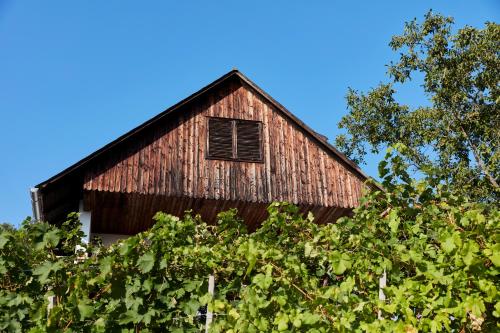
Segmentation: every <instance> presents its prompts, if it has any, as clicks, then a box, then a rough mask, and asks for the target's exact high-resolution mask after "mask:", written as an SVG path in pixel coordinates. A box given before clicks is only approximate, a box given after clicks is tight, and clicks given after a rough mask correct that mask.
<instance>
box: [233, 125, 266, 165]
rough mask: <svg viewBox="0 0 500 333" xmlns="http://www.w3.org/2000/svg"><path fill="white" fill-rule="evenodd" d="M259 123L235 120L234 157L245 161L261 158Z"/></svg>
mask: <svg viewBox="0 0 500 333" xmlns="http://www.w3.org/2000/svg"><path fill="white" fill-rule="evenodd" d="M261 132H262V131H261V123H260V122H257V121H243V120H237V121H236V158H238V159H239V160H245V161H261V160H262V148H261V147H262V140H261Z"/></svg>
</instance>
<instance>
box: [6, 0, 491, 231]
mask: <svg viewBox="0 0 500 333" xmlns="http://www.w3.org/2000/svg"><path fill="white" fill-rule="evenodd" d="M430 8H432V9H434V10H435V11H437V12H440V13H443V14H445V15H448V16H453V17H455V19H456V23H457V25H458V26H462V25H464V24H469V25H472V26H477V27H479V26H483V23H484V22H485V21H488V20H489V21H497V22H498V20H499V14H500V3H499V2H495V1H436V2H431V1H411V2H410V1H363V2H362V1H342V2H340V1H203V2H202V1H140V2H139V1H123V0H120V1H109V0H107V1H102V0H99V1H97V0H94V1H88V0H86V1H67V0H65V1H9V0H7V1H6V0H0V152H1V157H0V161H1V162H0V222H10V223H13V224H18V223H19V222H20V221H21V220H22V219H23V218H24V217H26V216H28V215H31V204H30V199H29V196H28V189H29V188H30V187H31V186H33V185H35V184H38V183H39V182H41V181H43V180H45V179H47V178H48V177H50V176H52V175H54V174H55V173H57V172H59V171H61V170H62V169H64V168H66V167H67V166H69V165H71V164H73V163H74V162H76V161H78V160H80V159H81V158H83V157H84V156H86V155H88V154H90V153H92V152H93V151H95V150H96V149H98V148H100V147H101V146H103V145H104V144H106V143H108V142H109V141H111V140H113V139H115V138H116V137H117V136H119V135H121V134H123V133H124V132H126V131H128V130H130V129H131V128H133V127H135V126H137V125H139V124H140V123H142V122H144V121H145V120H147V119H149V118H151V117H152V116H154V115H155V114H157V113H159V112H161V111H163V110H164V109H165V108H167V107H168V106H170V105H172V104H174V103H176V102H177V101H179V100H180V99H182V98H184V97H186V96H187V95H189V94H191V93H192V92H194V91H196V90H198V89H199V88H201V87H202V86H204V85H206V84H208V83H210V82H211V81H213V80H214V79H216V78H217V77H219V76H221V75H222V74H224V73H225V72H227V71H229V70H231V69H232V68H233V67H237V68H238V69H240V70H241V71H242V72H243V73H244V74H246V75H247V76H248V77H250V78H251V79H252V80H253V81H255V82H256V83H257V84H258V85H260V86H261V87H262V88H263V89H264V90H266V91H267V92H268V93H270V94H271V95H272V96H273V97H274V98H276V99H277V100H278V101H279V102H281V103H282V104H283V105H285V106H286V107H287V108H288V109H289V110H291V111H292V112H293V113H294V114H296V115H297V116H298V117H299V118H301V119H302V120H303V121H304V122H305V123H307V124H308V125H309V126H311V127H312V128H313V129H315V130H316V131H318V132H320V133H322V134H324V135H327V136H328V137H329V138H330V139H333V138H335V136H336V134H338V130H337V123H338V121H339V119H340V117H341V116H342V115H344V114H345V113H346V103H345V99H344V96H345V93H346V90H347V87H349V86H350V87H353V88H356V89H360V90H367V89H369V88H370V87H373V86H375V85H376V84H377V83H379V82H380V81H382V80H384V79H385V67H384V65H385V64H386V63H388V62H389V61H390V60H391V59H394V57H395V55H394V54H393V53H392V52H391V51H390V49H389V47H388V46H387V44H388V42H389V40H390V37H391V36H392V35H394V34H397V33H400V32H401V31H402V27H403V23H404V22H405V21H408V20H410V19H412V18H414V17H417V18H419V19H420V18H422V17H423V15H424V14H425V12H426V11H427V10H428V9H430ZM402 98H405V99H406V100H407V101H408V102H409V103H419V102H420V101H419V100H420V98H421V95H419V94H417V93H412V92H407V93H405V94H403V96H402ZM377 163H378V157H376V156H375V157H373V158H372V159H371V160H370V161H369V163H368V165H366V166H362V168H363V169H364V170H365V171H366V172H367V173H368V174H370V175H372V176H376V175H377V171H376V170H377Z"/></svg>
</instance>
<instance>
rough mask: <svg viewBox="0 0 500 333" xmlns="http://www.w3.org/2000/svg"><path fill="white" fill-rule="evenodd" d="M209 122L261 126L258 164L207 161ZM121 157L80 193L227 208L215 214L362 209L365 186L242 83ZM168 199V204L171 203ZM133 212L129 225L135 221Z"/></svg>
mask: <svg viewBox="0 0 500 333" xmlns="http://www.w3.org/2000/svg"><path fill="white" fill-rule="evenodd" d="M208 117H223V118H235V119H243V120H254V121H259V122H261V123H262V131H263V133H262V138H263V140H262V141H263V157H264V158H263V163H255V162H240V161H227V160H217V159H207V158H206V156H207V134H208V133H207V126H208ZM123 151H124V154H122V155H118V156H117V155H109V156H108V157H107V158H106V159H105V160H104V161H102V162H101V163H96V164H94V165H92V166H91V167H90V168H88V169H87V170H86V171H85V176H84V179H85V180H84V183H83V189H84V190H85V191H90V192H94V191H97V192H117V193H133V194H137V195H138V194H140V195H157V196H158V195H159V196H163V197H165V198H192V199H205V200H209V201H207V202H212V201H213V200H220V201H224V202H227V203H225V204H224V203H223V204H221V205H216V206H217V207H218V208H222V207H226V206H227V207H229V206H238V207H239V208H241V205H242V203H262V204H268V203H270V202H272V201H287V202H291V203H294V204H297V205H300V206H302V207H334V208H339V209H351V208H353V207H355V206H357V205H358V204H359V197H360V192H361V189H362V188H363V186H364V185H363V181H364V180H363V179H362V178H361V177H359V176H358V175H356V174H354V173H352V172H351V171H349V170H348V169H347V168H346V167H344V166H343V165H342V163H341V162H339V160H338V158H336V157H335V156H332V154H331V153H329V152H328V151H326V150H325V149H323V148H322V147H321V146H320V145H319V144H318V142H317V139H315V138H312V137H311V136H310V135H308V134H307V133H306V132H305V131H304V130H303V129H301V128H300V127H299V126H297V125H296V124H294V123H293V122H291V121H289V120H288V119H287V118H286V116H284V115H283V114H281V113H280V112H279V111H278V110H276V108H275V107H274V106H273V105H271V104H270V103H269V102H268V101H267V100H266V99H265V98H263V97H262V96H261V95H260V94H259V93H258V92H256V91H255V90H253V89H252V88H251V87H249V86H248V85H246V84H245V83H244V82H241V81H234V80H233V81H230V82H228V83H226V84H224V85H221V86H220V87H218V89H215V90H214V91H211V92H209V93H208V94H207V96H206V97H205V98H201V99H200V100H199V101H198V102H196V103H191V104H190V105H188V106H186V107H184V108H183V109H182V110H179V112H178V114H177V115H176V116H172V117H171V118H170V119H169V120H168V122H161V123H160V124H158V126H155V127H154V129H152V130H150V131H148V132H147V133H145V134H144V135H143V136H142V138H140V139H137V140H134V142H133V144H130V145H129V146H128V147H127V148H126V149H124V150H123ZM90 192H88V193H90ZM156 201H158V202H160V201H162V200H159V199H158V200H156ZM167 201H168V202H169V205H171V204H172V202H173V201H172V199H168V200H167ZM178 201H179V207H184V208H189V207H188V206H189V205H187V206H186V205H185V203H186V200H185V199H182V200H181V199H178ZM181 202H182V204H181ZM195 202H196V201H195ZM231 202H233V204H230V203H231ZM234 202H238V204H234ZM131 205H132V206H131V207H133V206H134V205H133V204H131ZM143 205H144V202H142V206H143ZM98 206H99V205H97V204H96V206H93V208H94V209H99V208H98ZM264 206H265V205H264ZM122 207H123V206H122ZM162 207H164V208H168V207H165V205H164V204H163V205H162ZM170 208H171V209H170V210H171V211H172V212H174V211H175V212H176V213H180V212H177V210H176V209H174V207H170ZM138 209H139V206H138V207H137V209H136V212H135V213H133V216H131V217H129V218H127V219H132V220H133V219H137V218H138V215H140V213H139V211H138ZM179 209H180V208H179ZM318 212H319V211H318ZM150 214H152V212H150ZM259 214H261V213H259ZM259 214H256V215H259ZM97 215H98V214H97V213H96V216H97ZM205 215H206V216H209V215H210V214H205ZM322 216H323V217H324V218H323V220H324V219H325V218H330V219H331V218H332V217H336V216H335V214H333V213H332V214H326V213H324V214H322ZM319 222H325V221H319ZM101 231H102V230H101Z"/></svg>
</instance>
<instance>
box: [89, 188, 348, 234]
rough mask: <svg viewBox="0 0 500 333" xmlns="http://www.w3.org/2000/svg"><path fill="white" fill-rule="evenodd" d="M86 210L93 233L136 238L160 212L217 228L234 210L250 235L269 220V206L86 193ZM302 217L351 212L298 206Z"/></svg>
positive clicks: (329, 216) (324, 217) (331, 216)
mask: <svg viewBox="0 0 500 333" xmlns="http://www.w3.org/2000/svg"><path fill="white" fill-rule="evenodd" d="M84 201H85V206H86V209H88V210H91V211H92V230H91V232H92V233H103V234H124V235H133V234H136V233H138V232H141V231H144V230H146V229H148V228H150V227H151V226H152V225H153V224H154V220H153V216H154V215H155V214H156V213H157V212H159V211H161V212H167V213H169V214H172V215H174V216H182V215H184V213H185V212H186V211H187V210H192V211H193V213H194V214H199V215H200V216H201V218H202V220H203V221H205V222H207V223H209V224H214V223H215V222H216V220H217V214H218V213H219V212H223V211H227V210H229V209H232V208H235V209H237V211H238V213H237V216H238V217H239V218H241V219H242V220H243V221H244V222H245V224H246V225H247V227H248V228H249V230H250V231H253V230H255V229H256V228H257V227H258V226H259V225H260V223H261V222H262V221H264V220H265V219H266V218H267V216H268V213H267V206H268V204H266V203H258V202H244V201H230V200H214V199H196V198H188V197H167V196H161V195H145V194H139V193H117V192H99V191H85V192H84ZM299 210H300V212H301V213H303V214H305V213H307V212H312V213H313V215H314V216H315V221H316V222H317V223H327V222H329V221H335V220H336V219H337V218H339V217H340V216H346V215H350V214H351V213H352V209H349V208H338V207H322V206H314V205H299Z"/></svg>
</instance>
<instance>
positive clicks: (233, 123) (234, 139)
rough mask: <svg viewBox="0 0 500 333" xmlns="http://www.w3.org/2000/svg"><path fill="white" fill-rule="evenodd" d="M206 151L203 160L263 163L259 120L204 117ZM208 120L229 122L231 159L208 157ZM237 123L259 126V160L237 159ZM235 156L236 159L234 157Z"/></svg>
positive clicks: (260, 123)
mask: <svg viewBox="0 0 500 333" xmlns="http://www.w3.org/2000/svg"><path fill="white" fill-rule="evenodd" d="M206 119H207V120H206V129H207V130H206V136H207V137H206V149H205V159H207V160H220V161H233V162H247V163H264V145H263V143H264V142H263V141H264V140H263V137H262V135H263V130H264V124H263V122H262V121H260V120H251V119H241V118H227V117H212V116H207V117H206ZM210 119H218V120H225V121H230V122H231V132H232V137H231V141H232V155H233V157H232V158H224V157H214V156H210ZM238 122H252V123H256V124H258V125H259V151H260V159H258V160H257V159H246V158H239V157H238V133H237V132H238V129H237V125H236V124H237V123H238ZM235 156H236V157H235Z"/></svg>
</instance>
